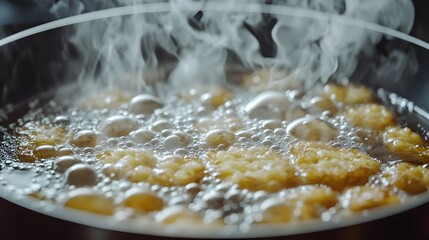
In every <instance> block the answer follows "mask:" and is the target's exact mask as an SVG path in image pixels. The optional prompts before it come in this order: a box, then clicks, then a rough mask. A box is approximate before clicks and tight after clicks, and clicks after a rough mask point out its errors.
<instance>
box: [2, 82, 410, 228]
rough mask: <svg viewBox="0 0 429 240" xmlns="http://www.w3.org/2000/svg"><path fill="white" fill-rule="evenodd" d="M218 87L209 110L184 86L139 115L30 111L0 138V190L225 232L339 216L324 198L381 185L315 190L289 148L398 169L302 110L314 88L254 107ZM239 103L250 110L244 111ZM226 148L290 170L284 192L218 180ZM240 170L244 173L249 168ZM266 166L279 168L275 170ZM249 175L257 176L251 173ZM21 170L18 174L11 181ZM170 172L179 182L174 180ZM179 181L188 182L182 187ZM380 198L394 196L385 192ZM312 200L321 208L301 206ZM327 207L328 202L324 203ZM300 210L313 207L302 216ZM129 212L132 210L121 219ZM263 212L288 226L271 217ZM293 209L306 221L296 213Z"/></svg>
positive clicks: (357, 130) (126, 106)
mask: <svg viewBox="0 0 429 240" xmlns="http://www.w3.org/2000/svg"><path fill="white" fill-rule="evenodd" d="M220 89H221V90H220V91H228V94H224V95H222V94H220V95H219V94H218V95H217V97H218V98H220V99H217V100H216V101H211V102H210V101H207V99H208V98H209V97H207V94H208V95H210V94H211V95H216V93H213V92H212V90H210V89H203V90H201V89H194V90H191V91H190V92H191V94H188V92H185V93H183V94H177V95H172V96H169V97H166V98H163V99H162V104H159V105H156V106H155V107H154V109H152V110H150V112H149V113H148V112H145V113H144V114H140V113H136V112H135V111H134V112H132V111H131V110H130V102H133V100H130V99H127V100H126V101H123V102H118V103H117V104H115V106H114V107H111V105H110V104H107V105H106V106H101V107H100V105H96V108H94V107H91V104H92V103H91V102H90V101H87V102H86V105H84V106H82V105H80V104H79V103H77V105H76V104H75V105H73V104H72V105H63V103H61V102H60V101H58V102H54V101H51V102H50V103H49V104H47V105H46V106H44V107H42V108H35V109H31V110H30V111H29V112H28V113H27V114H26V115H25V116H24V117H22V118H20V119H18V120H17V121H16V123H14V124H12V125H11V126H10V128H9V129H7V130H5V132H4V134H5V136H6V138H5V140H4V141H3V142H2V145H3V146H5V147H7V148H9V150H10V151H9V152H7V153H5V155H4V156H3V157H6V158H4V160H2V166H3V169H2V170H1V171H0V177H1V180H2V184H3V185H4V186H7V187H8V188H10V189H12V190H14V191H18V190H19V191H18V192H21V193H24V194H26V195H29V196H32V197H34V198H36V199H41V200H43V201H51V202H52V204H64V205H66V206H69V207H73V208H77V209H81V210H85V211H90V212H95V213H98V214H105V215H114V216H118V218H119V219H121V218H124V216H125V218H131V219H134V218H137V219H138V218H149V219H152V220H154V221H159V222H163V223H174V222H176V220H177V219H178V220H177V221H179V222H180V219H181V218H184V219H189V218H190V219H193V218H195V219H200V220H201V219H203V220H204V221H203V222H208V223H212V224H219V223H221V224H227V225H242V224H244V225H246V224H254V223H258V222H264V223H270V222H276V221H281V222H288V221H297V220H305V219H310V218H320V219H321V220H324V219H332V216H334V215H337V214H338V213H339V212H347V211H348V210H347V209H346V208H345V207H344V206H345V205H344V204H345V201H346V200H341V198H340V199H337V197H336V196H337V195H342V194H344V192H345V191H346V190H347V189H348V188H349V187H352V186H354V185H361V186H368V187H369V188H378V187H380V188H382V187H385V183H383V181H381V180H380V179H381V178H382V174H381V172H378V173H376V174H370V175H371V178H370V179H368V181H366V182H363V183H360V184H351V185H350V186H347V187H346V188H345V189H343V188H340V189H336V188H334V187H332V189H331V188H330V187H329V186H328V187H326V185H324V182H321V183H317V184H314V183H313V182H311V181H310V182H308V181H309V180H307V176H306V174H309V173H308V172H306V170H305V169H302V168H301V167H300V166H298V165H297V164H298V163H297V162H296V161H297V159H295V158H294V157H291V156H292V155H293V153H291V150H290V148H291V147H293V146H294V145H296V144H299V142H306V143H309V144H312V143H317V144H325V145H323V146H324V147H322V148H321V150H320V151H321V152H317V151H316V154H321V155H323V154H325V153H324V152H323V151H324V149H325V148H329V147H333V148H335V149H337V148H338V149H355V150H356V151H359V152H363V153H365V152H367V153H369V154H370V155H371V156H372V157H374V158H376V159H374V161H376V162H379V163H381V167H380V168H381V169H386V168H388V166H390V165H392V164H394V163H393V162H396V161H397V160H398V159H397V157H395V156H393V155H386V154H385V153H386V152H387V151H386V149H385V147H384V146H382V144H381V143H380V138H379V137H378V135H377V134H378V132H377V131H375V130H368V129H364V128H362V127H355V126H352V125H351V124H350V123H349V122H348V121H347V120H346V119H345V118H344V116H343V115H342V114H337V113H336V112H333V111H331V109H324V108H322V109H320V108H319V109H318V111H314V109H312V110H311V109H310V108H309V107H308V105H307V103H308V101H307V99H312V97H313V96H311V95H317V94H318V90H317V89H316V90H314V91H312V92H310V93H308V95H310V96H305V97H303V98H294V96H293V94H291V93H290V92H289V93H288V92H287V93H282V92H265V93H262V94H265V96H264V97H263V98H261V97H259V98H258V96H256V97H254V95H255V94H254V93H249V92H246V93H245V92H243V91H240V90H235V89H234V88H228V89H226V88H225V89H223V88H220ZM227 95H228V97H225V96H227ZM259 96H260V95H259ZM85 97H87V96H83V98H84V99H83V100H84V101H85ZM90 99H94V97H93V96H91V98H90ZM95 99H96V98H95ZM113 99H118V98H115V97H113ZM252 99H253V100H252ZM255 99H256V100H257V101H256V100H255ZM267 99H268V100H267ZM99 100H100V99H99ZM258 101H259V102H258ZM102 102H106V101H104V100H103V101H102ZM107 102H108V101H107ZM213 102H215V103H214V104H211V103H213ZM249 102H250V103H251V104H253V105H252V109H251V110H249V104H250V103H249ZM255 102H256V103H255ZM335 104H336V105H337V107H338V108H339V109H343V108H344V106H342V103H335ZM151 106H153V105H151ZM258 108H259V109H258ZM41 127H42V128H43V129H42V130H41V129H40V128H41ZM23 129H25V131H24V130H23ZM52 129H60V130H61V131H60V130H58V131H60V132H61V134H58V133H57V132H55V131H53V132H52ZM23 132H25V134H23ZM28 133H30V134H28ZM26 134H27V135H26ZM32 134H33V135H32ZM44 134H45V135H44ZM55 134H57V135H58V136H57V135H55ZM53 136H56V137H53ZM374 136H376V137H374ZM38 138H43V139H42V140H40V139H39V140H40V141H41V142H42V143H40V144H39V143H36V144H34V143H30V144H27V145H26V147H28V148H35V149H36V148H37V149H39V151H46V149H50V148H52V149H54V150H52V151H53V152H52V153H50V154H39V155H38V156H30V157H33V158H34V160H33V161H32V160H29V161H28V162H25V161H23V160H22V158H20V157H19V156H18V155H19V151H20V150H19V146H20V144H21V145H22V144H24V145H25V144H26V143H25V142H26V141H27V142H32V141H33V142H34V141H36V142H37V141H39V140H38ZM61 138H63V139H61ZM23 142H24V143H23ZM47 146H48V147H47ZM325 146H328V147H325ZM16 148H18V150H17V149H16ZM40 149H41V150H40ZM231 149H238V150H237V151H238V153H236V154H241V153H240V149H242V150H247V149H265V150H260V151H259V150H258V151H259V152H257V153H256V154H257V155H255V156H254V157H256V159H257V160H258V159H259V160H264V158H273V159H276V158H277V157H278V156H280V157H281V158H284V161H285V162H288V163H290V164H291V168H293V169H296V172H295V173H294V175H296V176H292V177H291V179H295V178H296V179H295V180H290V179H288V180H287V181H292V183H287V184H286V183H284V182H280V184H285V186H280V187H278V186H277V185H278V184H279V182H273V184H274V185H273V184H271V185H270V184H266V185H264V184H262V185H261V186H259V187H258V186H256V187H255V186H253V185H252V184H257V183H251V184H250V185H245V183H242V182H238V183H237V182H234V181H232V180H231V181H230V180H228V178H225V176H224V175H222V174H223V173H220V170H219V166H220V167H222V165H217V163H216V162H214V161H212V160H210V158H211V157H212V156H213V154H214V155H216V154H217V153H219V152H228V151H230V150H231ZM29 150H31V149H29ZM121 151H122V152H123V153H124V154H125V155H123V156H122V158H121V157H119V158H120V159H119V160H115V159H114V158H115V153H116V152H121ZM142 152H144V154H146V153H149V155H151V156H148V155H144V154H143V153H142ZM267 152H268V153H267ZM33 153H34V154H33V155H37V154H38V151H36V150H34V149H33ZM380 153H381V154H380ZM127 154H128V155H127ZM138 154H143V155H138ZM243 154H244V153H243ZM258 154H259V155H258ZM270 154H271V155H270ZM273 154H274V155H273ZM276 154H277V155H276ZM341 154H343V153H341ZM344 154H346V153H344ZM30 155H31V154H30ZM17 156H18V157H17ZM381 156H382V157H381ZM340 157H341V156H340ZM146 158H147V159H146ZM250 158H252V156H251V157H250ZM103 159H107V160H103ZM112 159H113V160H112ZM193 159H196V160H195V161H194V160H193ZM228 161H229V160H228V159H226V160H225V162H226V163H228ZM231 161H232V160H231ZM252 161H253V160H249V163H248V164H253V162H252ZM282 161H283V160H282ZM402 161H404V160H403V159H402ZM274 162H275V164H280V166H283V165H282V163H281V161H280V163H279V161H277V160H273V164H274ZM163 164H165V165H163ZM171 164H172V165H171ZM174 164H178V165H174ZM181 164H182V165H181ZM198 164H200V165H201V168H202V169H201V168H200V167H199V165H198ZM237 164H240V162H238V163H237ZM269 164H271V162H268V165H267V166H263V167H262V170H261V174H263V173H264V172H270V171H273V168H276V167H277V166H276V165H272V166H271V165H269ZM187 167H193V170H192V171H193V172H191V173H189V172H186V168H187ZM147 168H149V169H150V168H152V169H153V170H152V173H150V174H152V175H153V176H152V175H151V176H149V177H147V176H146V175H144V174H146V173H145V172H144V171H146V170H145V169H147ZM184 169H185V170H184ZM183 170H184V171H183ZM257 170H260V169H256V170H254V171H257ZM180 171H182V172H180ZM359 171H360V170H359ZM24 172H25V173H29V174H24V175H25V176H24V177H23V175H22V174H23V173H24ZM166 172H167V173H166ZM178 172H179V173H180V174H182V175H179V176H177V175H175V174H176V173H178ZM195 172H197V173H195ZM198 172H199V173H198ZM163 174H167V175H163ZM168 174H170V175H168ZM183 174H184V175H183ZM187 174H188V175H187ZM193 174H194V175H193ZM246 174H251V173H246ZM280 175H281V174H280ZM154 176H155V177H154ZM163 176H167V177H168V178H165V177H163ZM270 176H271V177H272V176H275V175H270ZM187 177H189V178H192V179H191V180H187V179H186V178H187ZM271 177H269V178H271ZM183 178H185V180H184V179H183ZM178 179H179V180H178ZM243 181H244V180H243ZM249 181H250V180H249ZM281 181H283V180H281ZM284 181H286V180H284ZM294 181H296V182H294ZM276 184H277V185H276ZM327 184H328V185H329V183H327ZM243 186H248V187H243ZM319 188H320V189H319ZM135 189H137V190H135ZM389 189H390V188H389ZM136 191H137V193H130V192H136ZM313 191H314V192H313ZM389 191H391V192H395V193H396V192H402V191H401V190H398V189H396V188H391V189H390V190H389ZM310 193H311V194H310ZM133 194H134V195H133ZM308 194H310V195H308ZM318 194H320V196H322V197H321V198H322V199H325V200H311V197H309V196H312V195H316V196H318ZM389 194H390V193H389ZM73 196H74V197H76V196H86V197H88V199H90V200H85V201H94V202H95V203H101V204H99V205H100V206H104V209H101V210H100V209H95V210H94V209H88V208H90V207H88V208H87V207H86V206H84V207H82V206H81V205H79V204H80V203H79V201H78V200H76V201H77V203H76V202H73V201H74V200H75V199H74V200H73V201H71V200H70V199H71V198H73ZM130 196H133V198H132V197H130ZM331 198H332V199H336V200H332V201H331V200H330V199H331ZM344 198H345V197H344ZM127 199H128V200H129V201H128V200H127ZM130 199H137V200H130ZM147 199H152V200H151V202H153V201H159V202H160V205H159V206H154V207H153V209H151V210H147V209H146V208H144V210H141V209H139V208H136V207H135V205H132V202H133V201H137V202H138V201H141V202H142V203H141V204H143V205H144V204H146V205H145V206H147V205H148V204H149V202H145V201H149V200H147ZM154 199H155V200H154ZM312 201H316V202H315V203H313V202H312ZM330 201H331V202H333V203H331V202H330ZM129 202H131V203H129ZM307 203H308V204H309V205H308V206H317V207H316V208H315V209H313V208H311V210H308V209H307V208H309V207H308V206H307V205H306V204H307ZM76 204H77V205H76ZM127 204H131V205H127ZM302 204H304V205H303V206H302ZM149 205H150V204H149ZM381 205H383V204H381ZM106 209H107V210H106ZM129 209H132V213H131V214H130V213H129ZM271 209H277V210H278V211H279V212H280V214H283V213H284V215H285V216H289V215H290V217H284V216H281V217H279V216H271V215H270V214H272V213H271V211H273V210H271ZM294 209H295V210H294ZM305 209H307V211H310V213H306V214H307V215H306V214H303V213H302V211H305ZM277 210H276V211H277ZM289 211H291V212H289ZM267 214H268V215H267ZM288 214H289V215H288ZM328 215H329V216H330V217H327V216H328ZM267 216H268V217H267ZM322 216H323V218H322ZM176 218H177V219H176ZM266 219H271V220H266ZM272 219H274V220H272Z"/></svg>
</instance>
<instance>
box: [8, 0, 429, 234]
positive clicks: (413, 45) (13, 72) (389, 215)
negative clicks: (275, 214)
mask: <svg viewBox="0 0 429 240" xmlns="http://www.w3.org/2000/svg"><path fill="white" fill-rule="evenodd" d="M169 10H170V9H169V5H168V4H163V3H159V4H146V5H142V6H133V7H121V8H115V9H106V10H101V11H97V12H92V13H87V14H82V15H77V16H72V17H69V18H65V19H60V20H57V21H53V22H50V23H47V24H42V25H39V26H36V27H33V28H30V29H28V30H24V31H21V32H18V33H16V34H14V35H11V36H9V37H6V38H4V39H0V66H2V68H1V69H0V84H2V86H3V91H2V96H1V100H0V103H1V104H2V110H1V111H0V120H1V124H2V125H3V126H6V125H7V124H8V123H10V122H13V121H14V120H16V119H17V118H19V117H20V116H22V115H23V114H25V112H26V111H27V110H28V109H29V107H31V106H32V107H34V105H37V104H39V105H43V103H45V102H47V101H49V99H51V98H52V97H53V96H55V95H56V96H58V93H63V92H64V88H65V87H64V86H69V85H72V86H76V83H75V82H74V81H75V80H76V79H78V78H79V71H76V68H73V69H69V68H68V66H70V65H71V64H72V63H73V64H74V63H77V64H79V60H80V59H81V58H82V53H81V52H79V51H77V49H75V48H74V46H73V45H69V44H67V42H68V41H67V39H68V37H69V36H70V34H72V33H73V30H74V28H75V27H76V26H78V25H80V24H85V23H88V22H94V21H102V20H103V19H109V18H123V17H127V16H130V15H133V14H149V13H153V12H165V11H169ZM199 10H201V6H194V7H192V5H191V6H190V7H188V8H186V9H182V11H189V12H197V11H199ZM203 11H208V12H222V11H232V12H247V13H261V12H263V13H267V14H270V15H272V16H287V17H291V18H305V19H307V20H310V21H327V22H330V23H333V24H339V25H345V26H347V27H349V28H355V29H359V30H360V31H365V32H366V31H368V32H371V33H375V34H377V36H378V37H379V39H380V43H379V44H378V45H377V46H376V54H372V55H370V56H359V62H358V65H357V67H356V70H355V71H354V72H353V73H352V74H351V75H350V79H351V80H352V81H359V82H361V83H364V84H366V85H368V86H370V87H372V88H374V89H375V90H378V96H379V99H380V101H382V102H383V103H384V104H386V105H388V106H390V107H391V108H392V109H394V110H395V112H396V113H397V115H398V117H399V120H400V121H401V122H403V123H407V124H408V125H409V126H410V127H411V128H413V129H414V130H416V131H418V132H419V133H420V134H422V135H423V136H426V138H427V136H428V135H427V131H426V129H429V114H428V113H427V112H426V110H427V109H429V105H428V103H427V102H428V101H427V100H426V101H425V98H424V97H422V96H419V95H416V94H413V93H414V92H419V93H421V89H417V90H416V89H415V86H424V83H425V79H427V74H428V72H427V71H425V70H426V69H425V66H424V63H425V62H427V60H428V59H429V44H428V43H426V42H423V41H421V40H419V39H416V38H414V37H411V36H410V35H407V34H405V33H402V32H399V31H396V30H394V29H389V28H386V27H383V26H380V25H377V24H374V23H368V22H364V21H360V20H357V19H351V18H345V17H341V16H336V15H329V14H326V13H320V12H315V11H311V10H305V9H294V8H290V7H286V6H271V5H257V6H256V4H248V5H246V6H242V7H241V8H240V9H230V10H228V9H224V8H223V7H222V5H218V4H208V5H206V6H204V9H203ZM259 37H261V36H259ZM260 44H261V46H262V47H263V48H270V46H269V44H272V42H271V41H267V42H263V41H261V42H260ZM269 52H270V50H269V49H268V50H267V53H265V54H266V55H270V53H269ZM393 52H399V53H403V54H405V55H406V56H407V57H408V58H410V59H411V60H409V62H406V64H404V66H403V67H402V68H400V69H394V68H392V69H391V72H389V76H392V75H395V74H396V75H399V76H401V79H400V80H399V81H396V82H395V83H394V84H392V83H391V82H389V81H386V80H385V79H383V77H384V76H383V75H380V72H378V71H376V69H377V67H382V66H383V62H385V61H388V60H389V59H390V57H392V55H391V53H393ZM88 54H91V53H88ZM159 59H160V62H161V63H160V65H159V66H161V68H164V69H165V71H166V72H167V75H168V72H169V70H171V64H170V62H171V56H163V55H162V53H161V54H160V55H159ZM173 65H174V63H173ZM238 65H239V64H238ZM231 66H232V65H231ZM417 66H418V68H417ZM237 69H239V70H237ZM241 69H244V70H241ZM248 70H249V69H248V67H246V66H242V65H239V67H235V65H234V67H232V69H226V71H227V72H228V71H229V73H230V74H234V73H237V71H238V72H239V73H240V72H241V71H243V72H245V71H248ZM377 79H381V80H379V81H378V80H377ZM402 96H404V97H406V98H403V97H402ZM408 99H410V100H411V101H410V100H408ZM30 103H31V104H30ZM0 166H1V167H3V165H0ZM0 197H1V198H3V199H4V200H2V202H1V205H3V206H4V207H2V209H6V210H3V211H5V212H6V214H5V215H4V214H2V216H1V217H0V219H1V220H0V224H1V225H3V226H7V227H6V228H10V230H6V235H8V234H9V235H8V236H11V237H13V236H27V235H26V234H31V235H33V234H34V235H33V236H35V235H37V234H38V232H40V230H43V231H42V232H43V235H46V236H53V235H54V234H65V235H63V236H61V238H63V237H64V238H70V239H73V238H79V239H84V238H88V239H101V238H103V239H115V238H116V239H117V238H124V239H125V238H127V239H146V238H153V239H157V238H161V237H182V238H257V237H279V236H281V237H285V236H289V237H295V238H302V239H305V238H306V237H315V236H332V235H329V234H330V233H332V232H331V231H334V232H333V234H335V235H336V236H343V237H344V238H353V237H355V236H356V234H361V235H360V236H367V235H365V234H375V235H377V233H374V232H372V233H370V232H368V229H370V231H373V230H375V229H376V228H377V227H379V226H389V227H387V229H391V231H392V233H395V231H396V230H397V229H396V230H395V226H396V225H395V224H401V223H403V222H405V221H404V220H403V219H404V218H413V217H415V216H418V217H419V218H420V219H418V220H416V219H407V221H406V222H408V224H409V225H405V226H422V225H421V224H425V223H424V222H423V223H422V222H421V221H422V220H423V221H427V222H428V221H429V219H428V217H427V215H425V214H424V213H428V212H429V211H428V204H427V203H428V202H429V194H428V193H423V194H420V195H417V196H415V197H412V198H410V200H409V201H407V202H406V203H403V204H401V205H397V206H389V207H383V208H379V209H374V210H371V211H365V212H362V213H357V214H354V215H352V216H347V217H341V218H338V219H334V220H332V221H327V222H323V221H318V220H317V221H306V222H299V223H290V224H280V225H264V226H255V227H252V228H250V229H244V230H243V229H237V228H225V229H216V230H198V229H195V231H180V230H177V229H175V230H171V229H168V228H161V227H159V226H156V225H145V226H142V225H139V224H135V223H130V222H122V221H116V220H114V219H111V218H106V217H100V216H95V215H91V214H87V213H82V212H78V211H74V210H70V209H64V208H62V207H60V206H57V205H50V204H46V203H43V202H38V201H34V200H31V199H28V198H26V197H24V196H23V195H22V194H19V193H17V192H16V191H12V190H11V188H9V187H8V185H2V186H0ZM378 219H381V220H378ZM392 219H393V220H392ZM374 220H378V221H376V222H375V223H374V224H373V225H371V223H369V222H372V221H374ZM380 221H381V222H380ZM383 221H384V222H383ZM410 221H411V222H413V221H416V223H411V224H410V223H409V222H410ZM377 224H379V225H377ZM383 224H386V225H383ZM389 224H390V225H389ZM392 224H393V225H392ZM419 224H420V225H419ZM426 224H429V223H426ZM350 226H352V227H350ZM353 226H354V227H356V226H358V228H353ZM362 226H363V227H362ZM371 226H372V227H371ZM374 226H375V227H374ZM392 226H394V227H392ZM360 227H362V229H367V230H366V231H365V230H356V229H360ZM6 228H5V229H6ZM21 229H23V231H22V232H21ZM25 229H29V231H30V232H26V230H25ZM416 229H420V228H416ZM321 231H323V232H321ZM415 233H416V234H420V235H418V236H423V235H424V234H428V233H427V232H424V230H417V231H415ZM387 234H388V233H386V235H387ZM410 234H411V233H410ZM377 236H378V235H377ZM397 236H398V235H397ZM404 236H408V235H404ZM424 236H428V235H424ZM57 237H60V236H57Z"/></svg>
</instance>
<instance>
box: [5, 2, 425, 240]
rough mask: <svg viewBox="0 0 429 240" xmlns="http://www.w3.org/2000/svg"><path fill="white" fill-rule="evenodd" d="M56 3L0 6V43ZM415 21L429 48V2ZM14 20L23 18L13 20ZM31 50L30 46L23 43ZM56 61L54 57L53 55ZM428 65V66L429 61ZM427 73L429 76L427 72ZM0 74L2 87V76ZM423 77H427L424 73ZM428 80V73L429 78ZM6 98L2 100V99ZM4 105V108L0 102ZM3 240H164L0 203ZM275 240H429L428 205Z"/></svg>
mask: <svg viewBox="0 0 429 240" xmlns="http://www.w3.org/2000/svg"><path fill="white" fill-rule="evenodd" d="M52 2H53V1H43V0H42V1H39V2H38V4H34V2H33V1H25V0H14V1H1V0H0V22H2V24H3V26H2V27H1V30H0V38H1V37H4V36H7V35H9V34H12V33H14V32H17V31H20V30H22V29H25V28H28V27H31V26H34V25H37V24H40V23H42V22H45V21H48V20H52V19H55V18H57V17H59V16H56V15H52V14H50V13H49V12H48V11H47V10H46V9H47V8H46V6H48V5H50V4H51V3H52ZM414 2H415V6H416V20H415V25H414V28H413V30H412V32H411V35H413V36H415V37H417V38H420V39H422V40H425V41H427V42H429V15H428V14H427V11H428V10H429V1H426V0H415V1H414ZM6 4H7V6H8V7H13V10H12V11H11V12H10V13H11V14H12V16H11V15H9V16H8V15H6V14H5V12H4V9H6V8H5V6H6ZM87 9H88V11H90V10H95V9H98V6H97V5H96V4H88V6H87ZM61 14H62V16H65V15H68V14H73V12H63V13H61ZM14 16H20V17H19V18H15V17H14ZM55 34H56V32H55V31H52V32H49V33H46V34H45V35H43V39H41V40H42V41H45V43H47V44H46V45H47V46H51V47H52V46H53V44H58V42H57V41H55V40H52V39H55V37H53V36H56V35H55ZM23 43H24V44H25V45H28V46H29V47H31V46H32V42H30V41H29V42H25V41H24V42H23ZM49 54H50V53H49V51H46V54H45V57H47V58H49V57H51V56H50V55H49ZM52 57H54V55H52ZM28 59H29V60H28V61H29V62H28V64H23V65H24V66H26V67H27V69H18V70H19V71H23V73H22V77H25V76H27V75H28V73H29V72H32V71H36V70H37V69H39V68H38V64H43V63H39V62H37V61H34V60H35V59H32V58H31V56H29V58H28ZM428 62H429V61H428ZM7 67H9V66H8V63H7V62H2V60H1V58H0V70H2V69H3V70H5V69H6V68H7ZM422 70H423V71H428V70H427V69H425V68H423V69H422ZM1 72H3V71H0V84H2V82H1V79H4V77H5V76H4V75H3V76H2V75H1ZM422 74H423V73H422ZM425 74H426V72H425ZM44 81H46V79H43V78H39V79H37V78H35V79H33V80H32V84H34V86H31V87H29V86H28V87H29V88H30V89H29V90H23V91H22V92H21V95H19V94H14V96H7V97H8V101H18V100H20V99H23V98H24V97H25V96H26V95H28V94H29V93H32V89H33V90H34V89H37V88H38V86H39V85H40V86H41V87H43V84H44ZM412 85H413V87H412V88H410V89H412V90H407V91H408V92H404V94H403V95H405V96H406V97H408V98H410V99H412V100H414V101H416V102H417V103H418V104H419V105H421V106H423V107H424V108H425V109H426V110H429V94H428V93H429V80H425V79H423V80H420V81H416V82H413V83H412ZM20 87H22V86H20V85H19V84H18V85H16V86H10V88H9V89H12V90H13V89H14V88H20ZM1 94H3V95H1ZM0 96H1V99H2V100H4V99H5V92H1V93H0ZM0 103H4V102H1V101H0ZM0 239H82V240H84V239H105V240H110V239H112V240H113V239H164V238H160V237H152V236H143V235H134V234H126V233H118V232H113V231H106V230H102V229H97V228H91V227H87V226H83V225H79V224H75V223H69V222H66V221H62V220H58V219H54V218H51V217H47V216H45V215H42V214H39V213H35V212H32V211H29V210H26V209H25V208H22V207H18V206H16V205H15V204H13V203H10V202H7V201H5V200H2V199H0ZM272 239H302V240H304V239H429V204H425V205H423V206H420V207H417V208H415V209H413V210H410V211H407V212H405V213H401V214H397V215H395V216H392V217H388V218H385V219H382V220H377V221H372V222H368V223H364V224H359V225H355V226H352V227H345V228H340V229H336V230H329V231H324V232H318V233H311V234H304V235H297V236H291V237H287V238H286V237H278V238H272Z"/></svg>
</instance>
